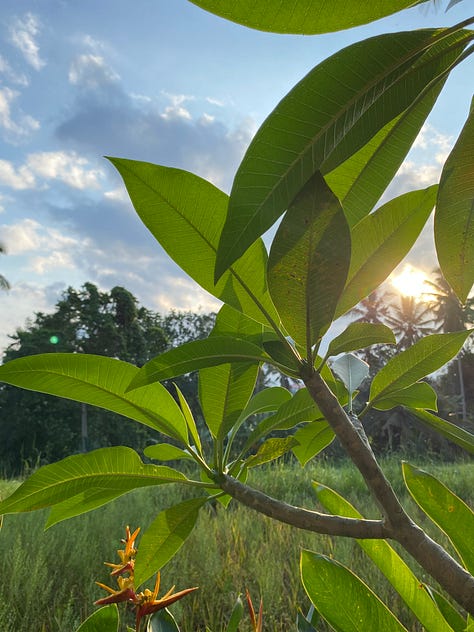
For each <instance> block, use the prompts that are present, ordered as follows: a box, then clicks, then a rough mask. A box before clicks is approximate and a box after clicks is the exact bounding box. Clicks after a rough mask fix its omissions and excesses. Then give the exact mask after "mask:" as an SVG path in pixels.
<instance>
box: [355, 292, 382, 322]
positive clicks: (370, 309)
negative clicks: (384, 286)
mask: <svg viewBox="0 0 474 632" xmlns="http://www.w3.org/2000/svg"><path fill="white" fill-rule="evenodd" d="M387 296H388V294H387V293H385V292H380V291H377V290H375V291H374V292H371V293H370V294H369V295H368V296H366V297H365V298H364V299H362V300H361V301H360V303H359V304H358V305H356V306H355V307H354V308H353V309H351V311H350V313H351V314H354V316H358V318H356V320H355V321H354V322H356V323H373V324H376V325H378V324H383V323H384V320H385V318H386V317H387V316H388V314H389V311H390V307H389V303H388V301H387Z"/></svg>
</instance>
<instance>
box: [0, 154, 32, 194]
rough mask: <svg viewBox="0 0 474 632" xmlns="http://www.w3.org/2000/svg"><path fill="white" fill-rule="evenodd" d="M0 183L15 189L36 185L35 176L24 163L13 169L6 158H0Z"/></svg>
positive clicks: (30, 187)
mask: <svg viewBox="0 0 474 632" xmlns="http://www.w3.org/2000/svg"><path fill="white" fill-rule="evenodd" d="M0 184H4V185H5V186H7V187H10V188H11V189H15V190H17V191H20V190H22V189H32V188H34V187H35V186H36V178H35V176H34V175H33V174H32V173H31V171H30V170H29V169H28V168H27V167H25V166H24V165H23V166H22V167H20V168H19V169H15V167H14V166H13V165H12V163H11V162H9V161H8V160H0Z"/></svg>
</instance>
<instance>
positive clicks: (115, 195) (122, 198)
mask: <svg viewBox="0 0 474 632" xmlns="http://www.w3.org/2000/svg"><path fill="white" fill-rule="evenodd" d="M104 197H106V198H107V199H108V200H112V201H114V202H120V203H121V204H129V203H130V198H129V196H128V193H127V191H126V189H125V188H124V187H117V188H116V189H112V190H111V191H106V192H105V193H104Z"/></svg>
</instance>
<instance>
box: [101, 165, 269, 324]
mask: <svg viewBox="0 0 474 632" xmlns="http://www.w3.org/2000/svg"><path fill="white" fill-rule="evenodd" d="M109 160H110V161H111V162H112V164H113V165H114V166H115V167H116V168H117V169H118V171H119V173H120V175H121V176H122V178H123V180H124V182H125V186H126V187H127V191H128V193H129V195H130V199H131V200H132V203H133V205H134V207H135V210H136V211H137V213H138V215H139V217H140V219H141V220H142V222H143V223H144V224H145V226H146V227H147V228H148V229H149V230H150V232H151V233H152V235H153V236H154V237H155V239H156V240H157V241H158V242H159V243H160V245H161V246H162V247H163V248H164V249H165V250H166V252H167V253H168V255H169V256H170V257H171V258H172V259H173V260H174V261H175V262H176V263H177V264H178V265H179V266H180V267H181V269H182V270H184V272H186V273H187V274H189V276H190V277H191V278H192V279H194V281H196V283H199V285H200V286H201V287H203V288H204V289H205V290H207V291H208V292H210V293H211V294H212V295H213V296H215V297H216V298H218V299H220V300H222V301H223V302H225V303H228V304H229V305H231V306H232V307H234V308H235V309H237V310H239V311H241V312H244V313H245V314H247V315H248V316H250V317H251V318H254V319H255V320H257V321H259V322H262V323H265V324H268V317H267V316H268V315H270V316H271V318H273V319H274V320H277V321H278V316H277V314H276V312H275V308H274V306H273V304H272V302H271V299H270V296H269V294H268V291H267V286H266V263H267V252H266V249H265V246H264V245H263V242H262V241H261V240H259V241H258V242H257V243H255V244H254V245H253V247H252V248H251V249H249V251H248V252H247V253H246V254H245V256H244V257H242V258H241V259H240V261H239V262H238V263H236V264H235V265H233V266H232V268H231V269H230V270H229V271H228V272H226V274H225V275H224V276H223V278H222V279H221V280H220V281H219V282H218V283H217V284H214V265H215V260H216V251H217V244H218V241H219V235H220V233H221V230H222V227H223V224H224V221H225V217H226V213H227V205H228V196H227V195H226V194H225V193H223V192H222V191H220V190H219V189H217V188H216V187H214V186H213V185H212V184H211V183H210V182H207V181H206V180H203V179H202V178H199V177H198V176H195V175H193V174H191V173H188V172H186V171H181V170H179V169H173V168H170V167H161V166H158V165H153V164H151V163H148V162H138V161H135V160H126V159H124V158H110V159H109ZM190 253H192V256H190Z"/></svg>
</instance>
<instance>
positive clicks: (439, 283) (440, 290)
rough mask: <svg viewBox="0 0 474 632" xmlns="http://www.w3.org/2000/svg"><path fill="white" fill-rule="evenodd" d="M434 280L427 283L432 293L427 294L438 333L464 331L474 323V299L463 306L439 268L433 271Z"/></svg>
mask: <svg viewBox="0 0 474 632" xmlns="http://www.w3.org/2000/svg"><path fill="white" fill-rule="evenodd" d="M433 275H434V280H433V281H427V282H426V283H427V284H428V285H430V286H431V288H432V291H431V292H427V296H428V297H429V303H430V306H431V310H432V311H433V314H434V315H435V318H436V322H437V323H438V331H444V332H450V331H462V330H463V329H465V328H466V325H467V324H469V323H474V298H470V299H468V300H467V301H466V304H465V305H463V304H462V303H461V301H460V300H459V299H458V297H457V296H456V294H455V293H454V292H453V290H452V288H451V286H450V285H449V283H448V282H447V281H446V279H445V278H444V276H443V273H442V272H441V270H440V269H439V268H437V269H435V270H433Z"/></svg>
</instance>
